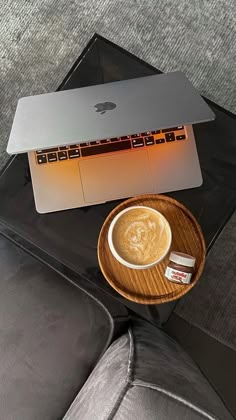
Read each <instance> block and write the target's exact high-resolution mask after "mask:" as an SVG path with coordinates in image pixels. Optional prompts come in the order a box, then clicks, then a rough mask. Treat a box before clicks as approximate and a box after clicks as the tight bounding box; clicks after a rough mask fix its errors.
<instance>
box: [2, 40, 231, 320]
mask: <svg viewBox="0 0 236 420" xmlns="http://www.w3.org/2000/svg"><path fill="white" fill-rule="evenodd" d="M155 73H159V71H158V70H157V69H155V68H153V67H152V66H150V65H148V64H147V63H145V62H143V61H141V60H139V59H138V58H137V57H135V56H133V55H131V54H130V53H128V52H127V51H125V50H124V49H122V48H120V47H118V46H116V45H114V44H112V43H111V42H109V41H107V40H106V39H104V38H102V37H100V36H99V35H94V37H93V38H92V39H91V41H90V42H89V44H88V45H87V47H86V49H85V50H84V51H83V53H82V54H81V56H80V57H79V58H78V60H77V61H76V63H75V64H74V66H73V68H72V69H71V71H70V72H69V74H68V75H67V76H66V78H65V79H64V81H63V82H62V84H61V85H60V87H59V89H73V88H77V87H82V86H89V85H94V84H101V83H107V82H110V81H116V80H123V79H129V78H134V77H142V76H147V75H151V74H155ZM208 103H209V105H210V106H211V108H212V109H213V111H214V113H215V114H216V119H215V121H213V122H210V123H203V124H198V125H196V126H194V132H195V137H196V143H197V148H198V153H199V159H200V165H201V168H202V173H203V179H204V182H203V185H202V186H201V187H199V188H195V189H190V190H185V191H178V192H173V193H168V195H169V196H171V197H173V198H175V199H177V200H179V201H180V202H181V203H182V204H184V205H185V206H186V207H187V208H188V209H189V210H190V211H191V212H192V213H193V215H194V216H195V217H196V219H197V220H198V222H199V224H200V226H201V227H202V231H203V234H204V237H205V241H206V245H207V249H208V250H209V249H210V247H211V246H212V245H213V243H214V240H215V239H216V237H217V236H218V235H219V233H220V231H221V229H222V228H223V226H224V225H225V223H226V222H227V220H228V219H229V217H230V216H231V214H232V212H233V211H234V209H235V204H236V135H235V133H236V119H235V116H234V115H233V114H231V113H229V112H227V111H225V110H224V109H222V108H220V107H219V106H217V105H215V104H213V103H212V102H209V101H208ZM120 202H121V201H112V202H108V203H106V204H101V205H97V206H91V207H86V208H81V209H74V210H68V211H64V212H57V213H53V214H45V215H40V214H38V213H37V212H36V210H35V206H34V199H33V193H32V186H31V181H30V173H29V169H28V161H27V157H26V155H19V156H16V157H14V158H13V159H10V160H9V163H8V165H7V166H6V167H5V168H4V170H3V171H2V173H1V177H0V233H2V234H3V235H5V236H7V237H9V238H10V239H11V240H13V241H15V242H16V243H17V244H18V245H20V246H22V247H24V248H25V249H27V251H28V252H30V253H32V254H33V255H35V256H36V257H37V258H39V259H41V260H43V261H44V262H45V263H47V264H49V265H51V266H52V267H54V268H55V269H56V270H58V271H59V272H63V273H67V275H68V276H69V278H70V279H71V280H72V281H76V282H79V283H80V284H81V285H83V286H84V287H87V288H88V289H89V288H91V289H92V288H93V287H96V288H97V287H98V288H100V289H101V290H102V291H105V292H107V293H110V294H111V295H113V296H114V297H115V298H117V299H119V300H120V301H122V302H123V303H125V304H126V305H127V306H128V307H130V308H131V309H132V310H134V311H135V312H138V313H139V314H140V315H142V316H144V317H149V311H150V310H149V309H147V308H145V307H144V305H140V304H135V303H132V302H129V301H127V300H126V299H124V298H122V297H121V296H120V295H118V293H117V292H115V291H114V290H113V289H112V288H111V287H110V286H109V285H108V283H107V282H106V280H105V279H104V277H103V276H102V274H101V271H100V269H99V265H98V260H97V240H98V235H99V231H100V229H101V226H102V224H103V222H104V220H105V218H106V217H107V215H108V214H109V212H110V211H111V210H112V209H113V208H114V207H115V206H116V205H117V204H118V203H120ZM161 306H162V305H161Z"/></svg>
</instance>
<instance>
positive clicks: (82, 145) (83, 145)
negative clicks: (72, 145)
mask: <svg viewBox="0 0 236 420" xmlns="http://www.w3.org/2000/svg"><path fill="white" fill-rule="evenodd" d="M86 146H89V142H88V141H87V142H86V143H80V147H86Z"/></svg>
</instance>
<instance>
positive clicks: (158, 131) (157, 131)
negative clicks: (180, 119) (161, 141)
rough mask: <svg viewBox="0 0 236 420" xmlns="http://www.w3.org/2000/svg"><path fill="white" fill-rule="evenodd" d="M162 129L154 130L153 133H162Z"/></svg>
mask: <svg viewBox="0 0 236 420" xmlns="http://www.w3.org/2000/svg"><path fill="white" fill-rule="evenodd" d="M160 132H161V130H155V131H152V134H160Z"/></svg>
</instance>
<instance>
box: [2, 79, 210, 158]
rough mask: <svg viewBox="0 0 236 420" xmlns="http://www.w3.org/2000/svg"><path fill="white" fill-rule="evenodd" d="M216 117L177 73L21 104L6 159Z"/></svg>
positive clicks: (45, 96)
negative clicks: (25, 153) (15, 155)
mask: <svg viewBox="0 0 236 420" xmlns="http://www.w3.org/2000/svg"><path fill="white" fill-rule="evenodd" d="M214 117H215V116H214V113H213V112H212V110H211V109H210V108H209V106H208V105H207V104H206V103H205V101H204V100H203V99H202V98H201V96H200V95H199V93H198V92H197V91H196V90H195V89H194V87H193V86H192V84H191V83H190V82H189V80H188V79H187V78H186V76H185V75H184V74H183V73H181V72H173V73H166V74H159V75H154V76H148V77H142V78H137V79H130V80H125V81H120V82H113V83H106V84H102V85H96V86H89V87H85V88H79V89H72V90H65V91H60V92H54V93H47V94H43V95H37V96H29V97H25V98H21V99H20V100H19V101H18V105H17V109H16V114H15V118H14V121H13V126H12V130H11V134H10V138H9V142H8V146H7V152H8V153H10V154H11V153H21V152H28V151H32V150H40V149H44V148H48V147H54V146H62V145H67V144H77V143H81V142H86V141H92V140H101V139H105V138H111V137H118V136H124V135H128V134H135V133H141V132H146V131H152V130H156V129H159V128H169V127H175V126H178V125H186V124H193V123H198V122H203V121H208V120H212V119H214Z"/></svg>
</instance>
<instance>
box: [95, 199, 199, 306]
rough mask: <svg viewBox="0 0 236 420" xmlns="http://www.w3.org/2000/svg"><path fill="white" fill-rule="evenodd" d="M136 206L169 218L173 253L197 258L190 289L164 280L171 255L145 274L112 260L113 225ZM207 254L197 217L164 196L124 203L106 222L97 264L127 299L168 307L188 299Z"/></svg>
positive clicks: (102, 230) (99, 245) (100, 236)
mask: <svg viewBox="0 0 236 420" xmlns="http://www.w3.org/2000/svg"><path fill="white" fill-rule="evenodd" d="M135 205H143V206H148V207H152V208H154V209H156V210H158V211H160V212H161V213H162V214H163V215H164V216H165V217H166V219H167V220H168V222H169V223H170V227H171V230H172V245H171V249H170V252H171V251H179V252H184V253H186V254H190V255H193V256H194V257H195V258H196V266H195V272H194V274H193V276H192V280H191V283H190V284H189V285H182V284H178V283H173V282H170V281H169V280H167V279H166V278H165V276H164V273H165V269H166V266H167V264H168V261H169V258H168V256H169V254H168V255H167V257H166V258H165V259H164V260H162V261H161V263H159V264H158V265H156V266H154V267H151V268H149V269H146V270H133V269H130V268H127V267H125V266H123V265H122V264H120V263H119V262H118V261H117V260H116V259H115V258H114V257H113V255H112V253H111V251H110V249H109V246H108V242H107V235H108V228H109V226H110V223H111V221H112V219H113V218H114V216H115V215H116V214H117V213H119V212H120V211H121V210H123V209H125V208H126V207H130V206H135ZM205 253H206V247H205V241H204V238H203V234H202V231H201V228H200V226H199V224H198V223H197V221H196V219H195V218H194V216H193V215H192V214H191V213H190V211H189V210H188V209H187V208H186V207H185V206H183V205H182V204H181V203H179V202H178V201H176V200H174V199H172V198H169V197H166V196H164V195H156V194H147V195H141V196H138V197H134V198H131V199H129V200H126V201H124V202H123V203H121V204H120V205H119V206H117V207H116V208H114V210H112V212H111V213H110V214H109V216H108V217H107V218H106V220H105V222H104V224H103V226H102V229H101V232H100V235H99V239H98V261H99V264H100V268H101V270H102V273H103V275H104V277H105V278H106V279H107V281H108V283H110V285H111V286H112V287H113V288H114V289H115V290H116V291H117V292H119V293H120V294H121V295H122V296H124V297H125V298H127V299H129V300H132V301H134V302H138V303H145V304H157V303H165V302H169V301H171V300H175V299H178V298H180V297H181V296H183V295H185V294H186V293H187V292H188V291H189V290H190V289H192V287H193V286H194V285H195V284H196V282H197V280H198V279H199V277H200V275H201V273H202V271H203V268H204V264H205Z"/></svg>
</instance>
